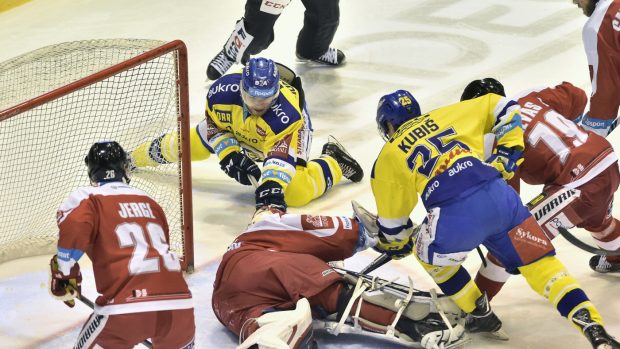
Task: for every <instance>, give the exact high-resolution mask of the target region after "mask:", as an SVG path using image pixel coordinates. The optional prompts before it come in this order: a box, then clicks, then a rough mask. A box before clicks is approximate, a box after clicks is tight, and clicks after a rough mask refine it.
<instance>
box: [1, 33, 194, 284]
mask: <svg viewBox="0 0 620 349" xmlns="http://www.w3.org/2000/svg"><path fill="white" fill-rule="evenodd" d="M172 51H177V52H178V57H177V58H178V59H177V60H176V61H177V81H176V83H177V87H178V91H179V96H177V98H178V100H179V108H180V110H179V116H178V117H177V124H178V126H179V128H180V130H181V138H180V146H181V157H180V161H181V163H180V166H179V167H180V168H181V189H180V190H181V197H182V201H183V206H182V208H183V212H182V219H183V222H182V227H181V229H182V234H183V245H184V246H183V249H184V253H183V260H182V261H181V265H182V267H183V270H185V271H187V272H190V273H191V272H193V270H194V235H193V232H194V229H193V225H194V224H193V219H192V212H193V206H192V190H191V185H192V173H191V157H190V147H189V132H190V127H189V81H188V80H189V77H188V68H187V46H186V45H185V43H184V42H183V41H181V40H174V41H171V42H168V43H166V44H164V45H161V46H159V47H156V48H154V49H152V50H149V51H147V52H144V53H142V54H140V55H137V56H135V57H133V58H130V59H128V60H126V61H123V62H121V63H118V64H115V65H113V66H111V67H108V68H106V69H103V70H101V71H99V72H97V73H94V74H91V75H89V76H86V77H84V78H82V79H79V80H76V81H74V82H72V83H69V84H67V85H65V86H62V87H59V88H57V89H55V90H52V91H50V92H47V93H44V94H42V95H39V96H37V97H34V98H31V99H29V100H27V101H24V102H22V103H20V104H17V105H15V106H13V107H10V108H7V109H5V110H0V122H1V121H4V120H7V119H9V118H11V117H14V116H16V115H19V114H21V113H24V112H26V111H28V110H31V109H34V108H37V107H40V106H41V105H43V104H45V103H47V102H50V101H53V100H56V99H58V98H61V97H63V96H66V95H68V94H69V93H71V92H73V91H77V90H79V89H81V88H84V87H86V86H90V85H93V84H95V83H98V82H100V81H103V80H105V79H107V78H109V77H112V76H114V75H115V74H117V73H120V72H122V71H125V70H128V69H131V68H134V67H136V66H138V65H140V64H142V63H144V62H148V61H150V60H152V59H154V58H156V57H160V56H163V55H165V54H167V53H170V52H172Z"/></svg>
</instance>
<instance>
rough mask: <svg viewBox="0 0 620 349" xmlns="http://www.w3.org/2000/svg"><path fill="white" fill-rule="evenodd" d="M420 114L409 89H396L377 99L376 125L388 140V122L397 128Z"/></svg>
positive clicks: (416, 102)
mask: <svg viewBox="0 0 620 349" xmlns="http://www.w3.org/2000/svg"><path fill="white" fill-rule="evenodd" d="M420 115H422V112H421V111H420V105H419V104H418V101H416V99H415V98H414V97H413V95H412V94H411V93H410V92H409V91H405V90H398V91H395V92H392V93H390V94H387V95H385V96H383V97H381V99H380V100H379V105H378V106H377V127H378V128H379V133H380V134H381V136H382V137H383V139H384V140H386V141H387V140H388V139H389V138H390V136H389V128H388V124H389V125H392V127H394V130H396V129H398V128H399V127H400V126H401V125H402V124H404V123H405V122H407V121H409V120H411V119H413V118H415V117H417V116H420Z"/></svg>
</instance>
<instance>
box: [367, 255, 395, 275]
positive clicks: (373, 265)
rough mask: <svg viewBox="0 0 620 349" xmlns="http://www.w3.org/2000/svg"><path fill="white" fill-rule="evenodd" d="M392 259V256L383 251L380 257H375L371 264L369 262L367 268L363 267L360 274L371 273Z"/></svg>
mask: <svg viewBox="0 0 620 349" xmlns="http://www.w3.org/2000/svg"><path fill="white" fill-rule="evenodd" d="M391 260H392V258H390V256H388V254H387V253H382V254H381V255H380V256H379V257H377V258H375V260H373V261H372V262H370V264H368V265H367V266H366V268H364V269H362V270H361V271H360V274H370V273H372V272H373V271H374V270H376V269H378V268H380V267H382V266H383V265H384V264H386V263H387V262H389V261H391Z"/></svg>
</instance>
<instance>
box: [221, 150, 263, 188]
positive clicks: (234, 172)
mask: <svg viewBox="0 0 620 349" xmlns="http://www.w3.org/2000/svg"><path fill="white" fill-rule="evenodd" d="M220 167H221V168H222V171H224V172H226V174H227V175H228V176H230V177H231V178H234V179H235V180H236V181H237V182H239V183H241V184H243V185H252V182H251V181H250V179H249V178H248V176H252V177H254V178H256V180H257V181H258V179H259V178H260V169H259V168H258V165H256V164H255V163H254V161H252V159H250V158H249V157H248V156H247V155H245V154H243V153H241V152H232V153H230V154H228V155H226V157H224V158H223V159H222V161H220Z"/></svg>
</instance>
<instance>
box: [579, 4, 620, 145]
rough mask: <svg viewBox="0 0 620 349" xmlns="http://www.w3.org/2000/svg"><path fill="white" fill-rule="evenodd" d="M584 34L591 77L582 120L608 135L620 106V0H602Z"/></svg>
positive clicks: (589, 126)
mask: <svg viewBox="0 0 620 349" xmlns="http://www.w3.org/2000/svg"><path fill="white" fill-rule="evenodd" d="M582 36H583V44H584V47H585V51H586V56H587V58H588V65H589V68H590V79H591V80H592V96H591V98H590V111H589V112H588V113H587V115H586V116H584V119H583V121H582V122H583V124H584V125H585V126H587V127H588V128H589V129H592V130H595V131H596V132H599V130H600V131H601V132H602V130H605V133H599V134H606V130H607V128H609V127H610V125H611V123H612V121H613V120H614V119H615V118H616V117H617V115H618V106H620V94H618V89H620V69H619V67H620V0H600V1H599V2H598V3H597V4H596V8H595V10H594V12H593V13H592V15H591V16H590V18H589V19H588V21H587V22H586V24H585V26H584V27H583V32H582Z"/></svg>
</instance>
